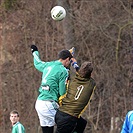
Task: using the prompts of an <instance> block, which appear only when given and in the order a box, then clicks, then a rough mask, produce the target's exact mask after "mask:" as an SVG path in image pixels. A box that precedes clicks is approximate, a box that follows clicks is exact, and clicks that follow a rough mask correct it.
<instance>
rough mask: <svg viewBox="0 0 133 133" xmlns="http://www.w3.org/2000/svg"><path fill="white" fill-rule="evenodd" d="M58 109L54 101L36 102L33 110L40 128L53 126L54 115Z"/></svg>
mask: <svg viewBox="0 0 133 133" xmlns="http://www.w3.org/2000/svg"><path fill="white" fill-rule="evenodd" d="M58 108H59V105H58V103H56V102H55V101H42V100H37V101H36V104H35V109H36V111H37V114H38V117H39V120H40V125H41V126H42V127H44V126H48V127H51V126H54V125H55V114H56V111H57V109H58Z"/></svg>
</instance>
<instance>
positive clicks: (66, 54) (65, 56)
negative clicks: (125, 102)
mask: <svg viewBox="0 0 133 133" xmlns="http://www.w3.org/2000/svg"><path fill="white" fill-rule="evenodd" d="M72 57H73V56H72V54H71V53H70V51H69V50H61V51H60V52H59V54H58V58H59V60H60V61H61V62H62V63H63V65H64V66H65V67H67V66H68V65H69V64H70V60H71V58H72Z"/></svg>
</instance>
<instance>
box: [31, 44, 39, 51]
mask: <svg viewBox="0 0 133 133" xmlns="http://www.w3.org/2000/svg"><path fill="white" fill-rule="evenodd" d="M34 51H38V48H37V46H35V45H31V52H32V53H33V52H34Z"/></svg>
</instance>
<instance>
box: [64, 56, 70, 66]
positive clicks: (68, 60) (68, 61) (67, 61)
mask: <svg viewBox="0 0 133 133" xmlns="http://www.w3.org/2000/svg"><path fill="white" fill-rule="evenodd" d="M69 64H70V59H69V58H67V59H66V61H65V67H68V66H69Z"/></svg>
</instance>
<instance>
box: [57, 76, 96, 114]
mask: <svg viewBox="0 0 133 133" xmlns="http://www.w3.org/2000/svg"><path fill="white" fill-rule="evenodd" d="M95 85H96V83H95V81H94V79H93V78H89V79H88V78H82V77H80V76H79V75H76V76H75V77H74V78H72V79H70V82H69V85H68V90H67V93H66V95H65V97H64V98H63V99H62V105H61V106H60V108H59V110H60V111H62V112H65V113H68V114H70V115H72V116H75V117H79V116H80V115H81V113H82V112H83V111H84V110H85V107H87V104H88V103H89V101H90V99H91V96H92V94H93V91H94V89H95Z"/></svg>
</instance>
